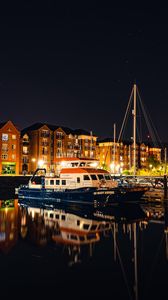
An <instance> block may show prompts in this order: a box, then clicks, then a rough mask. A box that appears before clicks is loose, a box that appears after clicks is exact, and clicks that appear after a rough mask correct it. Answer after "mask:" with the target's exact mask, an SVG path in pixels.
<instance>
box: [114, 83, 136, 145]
mask: <svg viewBox="0 0 168 300" xmlns="http://www.w3.org/2000/svg"><path fill="white" fill-rule="evenodd" d="M133 91H134V90H133V88H132V91H131V95H130V98H129V101H128V105H127V109H126V113H125V116H124V120H123V122H122V126H121V129H120V133H119V136H118V140H117V142H119V141H120V139H121V135H122V131H123V127H124V124H125V120H126V117H127V114H128V110H130V104H131V100H132V95H133Z"/></svg>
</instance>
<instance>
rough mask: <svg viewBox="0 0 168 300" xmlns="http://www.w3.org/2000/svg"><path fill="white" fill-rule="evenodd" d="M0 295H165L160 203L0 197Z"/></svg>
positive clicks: (167, 251) (167, 265) (164, 221)
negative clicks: (57, 201) (101, 203)
mask: <svg viewBox="0 0 168 300" xmlns="http://www.w3.org/2000/svg"><path fill="white" fill-rule="evenodd" d="M0 270H1V271H0V274H1V275H0V282H1V289H0V294H1V296H3V297H4V296H5V297H6V298H7V299H8V298H9V299H11V298H12V297H14V296H15V297H16V299H18V298H20V299H21V298H22V299H23V298H24V296H25V295H26V296H28V297H31V298H32V299H34V298H38V299H39V297H44V298H47V299H49V297H54V299H61V298H62V299H66V298H67V297H68V298H70V299H84V298H85V299H125V300H126V299H133V300H134V299H136V300H137V299H139V300H141V299H149V298H150V299H166V298H167V297H166V298H165V296H164V295H166V293H167V278H168V209H167V204H165V203H164V204H162V203H158V204H157V203H155V204H149V203H145V202H140V203H131V204H130V203H124V204H120V203H114V204H113V205H111V206H109V207H107V208H106V207H100V208H99V207H98V208H95V209H94V208H92V207H90V206H80V207H79V206H78V205H75V206H66V207H65V206H64V207H63V206H60V205H55V204H54V203H41V204H40V205H39V202H38V201H31V202H25V201H24V200H23V201H22V202H21V201H19V200H18V199H14V197H11V195H9V196H8V193H7V192H6V195H5V196H3V198H1V200H0Z"/></svg>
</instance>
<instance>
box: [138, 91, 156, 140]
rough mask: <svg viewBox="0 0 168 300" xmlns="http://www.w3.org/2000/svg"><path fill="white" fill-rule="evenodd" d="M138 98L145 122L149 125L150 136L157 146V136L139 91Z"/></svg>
mask: <svg viewBox="0 0 168 300" xmlns="http://www.w3.org/2000/svg"><path fill="white" fill-rule="evenodd" d="M138 97H139V101H140V103H141V107H142V112H143V114H144V118H145V121H146V125H147V127H148V130H149V132H150V135H151V137H152V142H153V144H154V145H155V144H156V136H155V133H154V130H153V128H152V126H151V123H150V122H149V120H148V116H147V113H146V110H145V107H144V104H143V102H142V99H141V97H140V94H139V91H138ZM150 121H151V118H150Z"/></svg>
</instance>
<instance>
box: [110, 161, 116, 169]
mask: <svg viewBox="0 0 168 300" xmlns="http://www.w3.org/2000/svg"><path fill="white" fill-rule="evenodd" d="M114 166H115V165H114V163H111V164H110V169H111V170H113V171H114Z"/></svg>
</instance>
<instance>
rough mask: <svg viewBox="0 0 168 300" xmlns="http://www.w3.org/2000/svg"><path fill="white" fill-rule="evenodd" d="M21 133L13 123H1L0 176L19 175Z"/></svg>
mask: <svg viewBox="0 0 168 300" xmlns="http://www.w3.org/2000/svg"><path fill="white" fill-rule="evenodd" d="M19 161H20V132H19V130H18V129H17V128H16V127H15V125H14V124H13V123H12V122H11V121H7V122H4V123H0V174H3V175H5V174H10V175H14V174H19Z"/></svg>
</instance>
